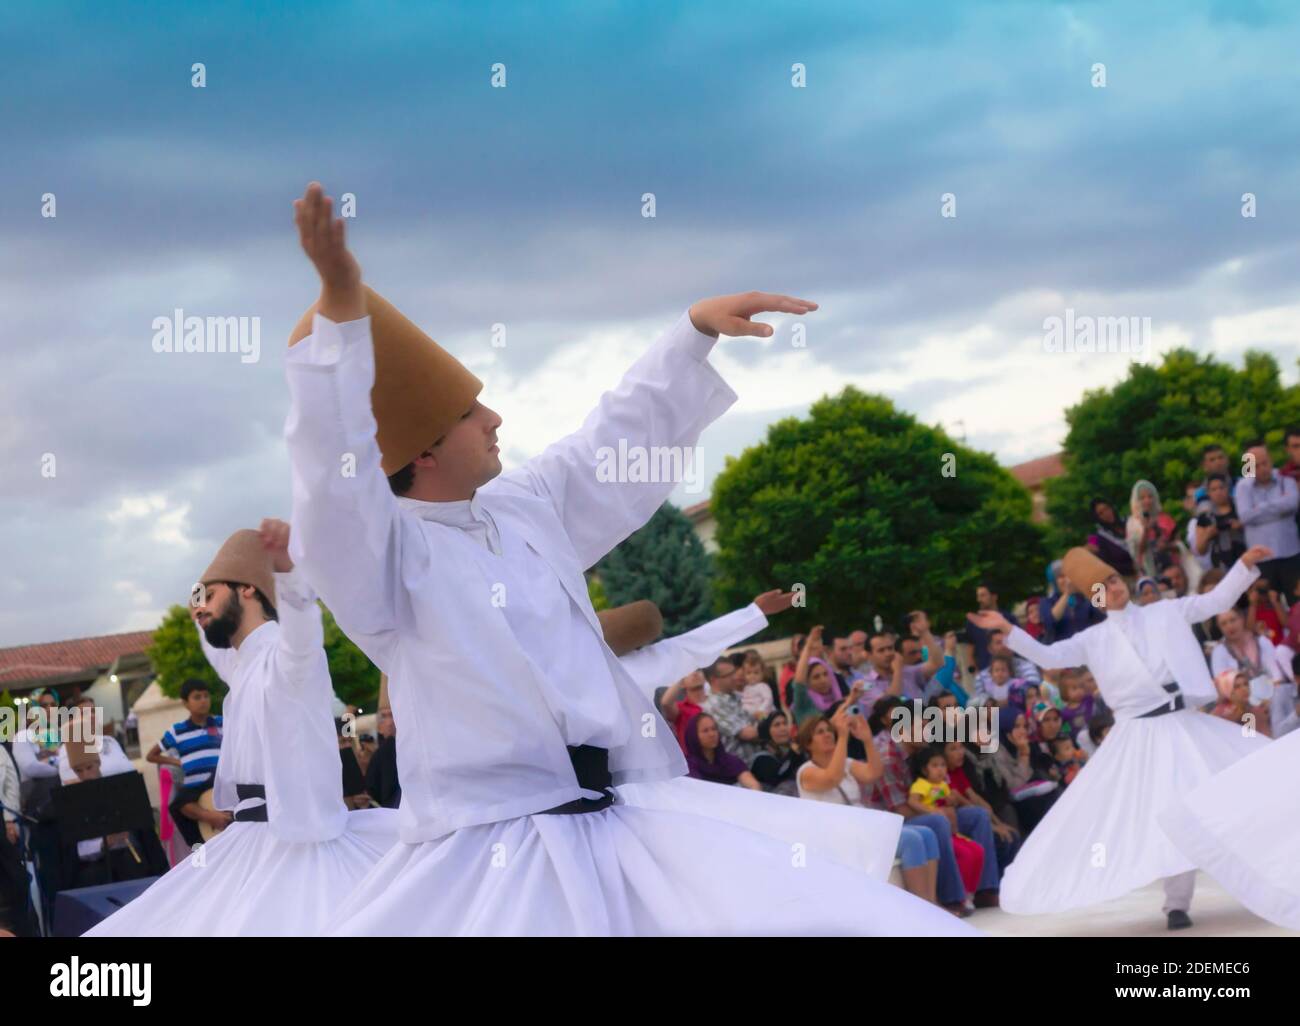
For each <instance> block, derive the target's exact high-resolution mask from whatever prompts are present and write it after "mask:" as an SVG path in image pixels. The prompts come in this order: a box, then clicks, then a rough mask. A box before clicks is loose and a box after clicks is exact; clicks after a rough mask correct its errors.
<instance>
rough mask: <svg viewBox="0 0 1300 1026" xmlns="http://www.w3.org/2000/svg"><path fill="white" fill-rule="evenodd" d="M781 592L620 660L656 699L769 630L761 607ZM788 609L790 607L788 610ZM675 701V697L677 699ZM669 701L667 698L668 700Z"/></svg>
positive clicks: (635, 679)
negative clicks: (665, 687)
mask: <svg viewBox="0 0 1300 1026" xmlns="http://www.w3.org/2000/svg"><path fill="white" fill-rule="evenodd" d="M780 594H781V593H780V592H768V593H766V594H764V595H760V596H759V597H758V598H757V599H755V600H754V601H753V602H751V603H750V604H749V605H747V606H745V607H744V608H743V609H737V610H735V611H734V612H731V613H727V614H726V615H725V616H720V617H718V618H717V619H716V620H710V621H709V622H708V623H706V624H703V625H701V626H699V627H696V628H695V629H694V630H693V631H687V632H686V633H685V634H679V635H677V636H676V637H674V638H665V639H664V640H663V641H657V642H655V643H654V644H653V645H646V646H645V648H641V649H638V650H637V651H635V652H631V653H629V654H628V655H625V656H623V657H622V658H621V659H619V662H620V663H622V664H623V668H624V669H625V670H627V671H628V673H630V674H631V675H632V679H633V680H634V681H636V683H637V685H638V686H639V687H640V688H641V690H642V691H644V692H645V693H646V694H648V695H649V696H650V697H651V698H653V697H654V693H655V689H656V688H660V687H663V685H665V684H671V683H672V682H673V681H679V680H681V678H683V677H685V676H686V675H687V674H688V673H690V672H691V671H692V670H697V669H699V668H700V667H701V666H707V665H708V663H709V662H710V660H714V659H717V658H718V656H720V655H722V653H723V652H724V651H726V650H727V649H728V648H730V647H731V646H732V645H738V644H740V642H742V641H744V640H745V639H746V638H748V637H749V636H750V635H752V634H757V633H758V632H759V631H761V630H762V629H763V628H764V627H766V626H767V612H774V611H775V610H772V609H768V610H767V611H765V610H764V608H763V606H762V605H761V604H760V603H761V602H763V600H765V599H768V598H769V597H771V596H773V595H776V596H780ZM786 608H788V604H787V607H786ZM674 697H675V696H674ZM665 698H667V696H665Z"/></svg>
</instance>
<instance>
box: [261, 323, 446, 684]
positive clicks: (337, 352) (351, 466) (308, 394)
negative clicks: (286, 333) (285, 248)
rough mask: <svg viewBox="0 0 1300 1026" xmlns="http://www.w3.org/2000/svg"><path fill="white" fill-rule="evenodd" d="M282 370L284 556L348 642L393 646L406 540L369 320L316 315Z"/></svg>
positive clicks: (290, 353) (291, 348)
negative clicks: (378, 420) (379, 412)
mask: <svg viewBox="0 0 1300 1026" xmlns="http://www.w3.org/2000/svg"><path fill="white" fill-rule="evenodd" d="M285 369H286V374H287V376H288V379H289V393H290V406H289V416H288V419H287V421H286V422H285V440H286V442H287V443H288V449H289V463H290V468H291V470H292V476H293V514H292V517H291V522H292V525H293V528H292V531H291V533H290V537H289V554H290V556H291V557H292V559H293V561H294V564H295V565H296V566H297V567H298V568H299V569H300V570H301V571H302V574H303V576H304V577H305V578H306V579H307V580H308V581H310V582H311V585H312V587H314V588H315V589H316V591H317V592H318V593H319V594H320V597H321V598H322V599H323V600H324V602H325V605H327V606H328V607H329V609H330V611H331V612H332V613H333V614H334V616H335V618H336V619H337V620H338V623H339V626H340V627H342V628H343V629H344V630H345V631H346V632H347V633H348V634H349V635H350V636H351V637H353V639H354V640H356V639H357V637H358V635H365V636H370V641H371V645H372V647H373V645H375V644H380V645H383V644H388V643H391V638H392V632H393V631H394V629H395V627H396V620H397V614H396V595H397V591H398V588H399V586H400V581H401V576H400V572H399V567H400V565H401V543H402V539H403V532H402V530H401V516H400V513H399V510H398V506H397V500H396V498H395V497H394V495H393V493H392V489H391V488H390V487H389V485H388V478H387V477H386V476H385V474H384V471H383V467H382V465H381V461H380V454H379V445H378V443H377V442H376V441H375V430H376V425H375V416H374V412H373V410H372V409H371V406H370V389H371V387H372V386H373V385H374V381H375V357H374V346H373V344H372V342H371V337H370V318H369V317H363V318H361V319H360V320H356V321H348V322H346V323H343V324H335V323H334V322H333V321H331V320H329V319H328V318H326V317H322V316H321V315H320V314H316V316H315V317H314V319H313V321H312V333H311V334H310V335H308V336H307V337H306V338H304V339H303V340H302V341H300V342H298V343H297V344H296V345H294V346H291V347H290V348H289V354H288V356H287V357H286V358H285ZM430 441H432V439H430ZM368 654H370V653H368ZM372 658H373V656H372Z"/></svg>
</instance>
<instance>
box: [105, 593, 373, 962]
mask: <svg viewBox="0 0 1300 1026" xmlns="http://www.w3.org/2000/svg"><path fill="white" fill-rule="evenodd" d="M275 576H276V607H277V612H278V614H279V617H280V620H279V622H274V621H269V622H267V623H264V624H262V625H261V626H260V627H258V628H257V629H256V630H254V631H252V632H251V633H250V634H249V635H248V636H247V637H246V638H245V639H244V640H243V642H242V643H241V645H240V646H239V648H238V649H215V648H213V647H212V646H210V645H209V644H208V643H207V640H206V639H203V638H202V634H201V632H200V639H201V643H202V645H203V651H204V653H205V654H206V655H207V657H208V661H209V662H210V663H211V664H212V667H213V669H215V670H216V671H217V674H218V676H220V677H221V679H222V680H223V681H225V682H226V684H228V685H229V687H230V691H229V693H228V694H227V695H226V699H225V703H224V706H223V717H224V720H223V723H224V727H223V735H222V741H221V758H220V760H219V761H218V763H217V772H216V781H215V784H214V789H215V790H214V796H213V797H214V800H215V804H216V806H217V808H219V809H225V810H228V811H231V812H233V811H235V810H236V809H243V808H250V807H253V806H257V805H261V804H263V802H262V801H261V799H245V800H243V801H240V800H239V798H238V797H237V795H236V790H235V789H236V785H238V784H262V785H263V786H264V787H265V789H266V800H265V805H266V806H267V821H266V822H264V823H259V822H236V823H231V824H230V825H229V826H228V827H226V829H225V830H223V831H221V832H220V833H219V834H217V835H216V837H214V838H213V839H212V840H211V841H208V842H206V843H204V844H202V845H199V846H198V847H197V848H195V849H194V851H192V852H191V853H190V855H189V857H188V858H186V859H185V860H183V861H182V862H179V863H177V864H176V865H175V866H173V867H172V868H171V870H169V871H168V872H167V873H166V874H165V875H163V876H161V877H159V878H158V880H157V881H156V882H155V883H154V884H152V885H151V886H150V887H149V888H148V890H146V891H145V892H144V893H143V894H141V895H139V896H138V897H137V898H135V899H134V900H133V901H131V902H130V903H129V904H128V905H126V906H124V907H123V908H122V909H120V910H119V911H117V912H115V913H113V915H111V916H109V917H108V918H107V919H105V920H103V921H102V922H101V923H99V924H98V925H96V926H95V927H93V928H92V929H90V930H88V931H87V932H86V936H88V937H130V936H147V937H163V936H167V937H213V936H294V937H304V936H316V935H317V934H319V933H320V932H321V930H322V928H323V926H324V924H325V920H326V918H327V917H328V916H329V915H330V913H331V912H332V911H333V909H334V907H335V906H336V904H337V903H338V901H339V900H340V899H342V898H343V897H344V896H345V895H346V894H348V893H349V892H350V891H351V890H352V888H353V887H354V886H355V885H356V884H357V883H358V882H359V881H360V880H361V878H362V877H363V876H364V875H365V874H366V872H367V871H369V870H370V868H371V867H372V866H374V865H375V863H377V862H378V861H379V859H380V858H381V857H382V856H383V855H384V853H385V852H387V851H388V849H389V848H390V847H392V845H393V844H394V843H395V842H396V840H397V814H396V812H394V811H393V810H391V809H363V810H359V811H356V812H349V811H348V809H347V806H345V805H344V803H343V780H342V769H341V765H340V761H339V752H338V740H337V734H336V733H335V729H334V720H333V716H332V713H331V699H332V698H333V694H334V692H333V687H332V685H331V684H330V677H329V666H328V664H327V662H326V659H325V651H324V649H323V648H322V647H321V645H322V641H323V637H322V631H321V615H320V607H319V606H317V604H316V599H315V596H314V595H313V594H312V592H311V590H310V588H309V587H308V586H307V584H306V582H305V581H304V580H303V579H302V578H301V576H300V575H299V574H297V573H289V574H276V575H275Z"/></svg>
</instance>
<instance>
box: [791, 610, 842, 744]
mask: <svg viewBox="0 0 1300 1026" xmlns="http://www.w3.org/2000/svg"><path fill="white" fill-rule="evenodd" d="M821 633H822V628H821V627H814V628H813V629H812V630H811V631H809V632H808V638H807V640H806V641H805V642H804V646H803V651H802V652H800V653H799V663H798V665H797V666H796V667H795V671H794V682H793V686H792V689H791V696H792V697H791V699H790V711H791V713H792V714H793V716H794V722H795V724H796V725H798V726H799V727H802V726H803V724H804V723H805V722H807V721H808V720H810V719H816V718H818V717H819V716H821V715H823V714H825V713H827V712H829V711H830V710H831V708H832V707H833V706H835V705H837V704H838V703H840V702H841V701H843V700H844V697H845V694H846V692H844V691H841V690H840V685H839V681H838V680H837V679H836V677H835V673H834V671H833V670H832V669H831V666H830V664H829V663H828V662H826V660H824V659H821V658H818V657H815V656H813V655H812V654H811V653H812V651H813V649H814V648H815V647H817V646H819V645H820V644H821Z"/></svg>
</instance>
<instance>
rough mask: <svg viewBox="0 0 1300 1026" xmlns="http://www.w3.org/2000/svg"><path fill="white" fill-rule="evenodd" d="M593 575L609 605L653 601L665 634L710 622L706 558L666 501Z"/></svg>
mask: <svg viewBox="0 0 1300 1026" xmlns="http://www.w3.org/2000/svg"><path fill="white" fill-rule="evenodd" d="M596 573H597V575H598V576H599V583H600V584H601V585H602V586H603V589H604V596H605V599H606V601H607V602H608V604H609V605H611V606H621V605H624V604H625V603H628V602H635V601H637V600H638V599H649V600H650V601H651V602H653V603H655V605H657V606H658V607H659V611H660V612H661V613H663V617H664V634H665V635H666V636H672V635H674V634H681V633H682V632H683V631H689V630H691V629H692V628H694V627H698V626H699V625H700V624H702V623H704V622H705V621H707V620H709V619H710V618H711V614H710V612H709V610H710V607H711V594H710V576H711V567H710V561H709V554H708V553H707V552H705V551H704V546H703V545H702V544H701V543H700V539H699V538H698V537H696V535H695V531H694V530H693V529H692V528H691V522H690V521H689V520H688V519H687V518H686V515H685V514H684V513H683V512H682V511H681V510H680V509H678V508H677V507H676V506H674V505H673V504H672V503H670V502H665V503H664V504H663V505H662V506H660V507H659V508H658V509H657V510H655V513H654V516H652V517H651V518H650V520H649V521H648V522H647V523H646V525H645V526H644V527H642V528H641V529H640V530H639V531H636V532H635V533H633V534H632V535H631V536H629V537H628V538H626V539H625V540H624V541H623V542H622V543H621V544H619V545H618V546H617V547H616V548H615V549H614V550H613V551H612V552H610V553H609V554H608V555H606V556H605V558H604V559H602V560H601V561H600V562H599V563H597V564H596ZM751 597H752V596H751Z"/></svg>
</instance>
